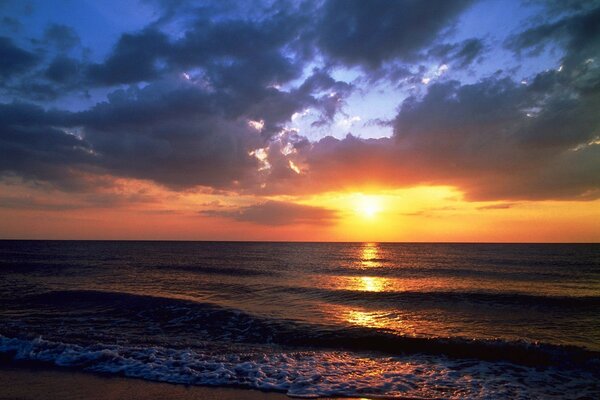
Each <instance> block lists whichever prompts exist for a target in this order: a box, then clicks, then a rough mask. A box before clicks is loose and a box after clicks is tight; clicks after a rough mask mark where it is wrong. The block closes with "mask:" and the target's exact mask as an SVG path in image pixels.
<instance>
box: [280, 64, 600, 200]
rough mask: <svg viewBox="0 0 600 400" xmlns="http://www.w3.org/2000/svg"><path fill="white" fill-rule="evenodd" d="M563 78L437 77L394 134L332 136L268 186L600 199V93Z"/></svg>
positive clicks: (403, 110) (412, 100)
mask: <svg viewBox="0 0 600 400" xmlns="http://www.w3.org/2000/svg"><path fill="white" fill-rule="evenodd" d="M555 73H557V74H558V72H555ZM542 74H547V72H544V73H542ZM538 78H539V79H542V78H544V77H541V76H539V75H538V76H537V77H535V78H534V79H533V81H534V82H535V80H536V79H538ZM561 79H562V78H561ZM561 79H558V78H556V79H554V80H552V82H553V84H552V85H545V86H544V89H543V90H541V89H540V87H539V86H538V85H535V84H532V85H530V86H528V85H523V84H521V83H519V82H515V81H513V80H512V79H511V78H508V77H502V76H494V77H491V78H488V79H484V80H482V81H480V82H477V83H474V84H461V83H459V82H458V81H448V82H443V83H436V84H432V85H431V86H430V87H429V88H428V91H427V92H426V94H425V95H424V96H422V97H417V96H414V97H409V98H407V99H406V100H405V101H404V102H403V103H402V106H401V107H400V109H399V112H398V115H397V116H396V118H395V120H394V122H393V125H394V137H393V138H382V139H369V140H364V139H360V138H357V137H354V136H352V135H348V136H347V137H346V138H344V139H341V140H339V139H335V138H331V137H329V138H324V139H322V140H320V141H319V142H317V143H314V144H312V145H311V146H309V147H306V148H304V149H303V150H302V151H300V152H299V153H298V154H296V157H298V158H299V160H298V161H297V164H300V163H303V164H304V165H305V173H304V174H301V175H297V176H294V175H288V176H287V177H286V178H285V179H282V181H280V182H269V183H268V186H270V187H271V188H272V191H273V192H274V193H276V192H278V191H281V192H286V191H296V192H311V191H327V190H348V189H354V190H356V188H361V187H362V188H368V187H399V186H412V185H418V184H435V185H444V184H445V185H454V186H456V187H459V188H461V189H462V190H463V191H464V192H465V194H466V196H467V197H468V198H469V199H471V200H498V199H505V200H517V199H519V200H524V199H527V200H533V199H567V198H570V199H594V198H598V197H600V190H599V188H600V162H598V160H600V158H597V157H598V155H600V139H599V137H598V132H599V129H600V116H599V115H598V113H597V111H596V110H597V109H598V108H599V107H600V98H599V97H598V94H597V93H596V92H588V89H589V88H586V87H577V86H574V85H573V84H572V83H573V82H572V80H571V79H567V80H565V81H562V80H561ZM295 162H296V161H295ZM286 181H287V182H286Z"/></svg>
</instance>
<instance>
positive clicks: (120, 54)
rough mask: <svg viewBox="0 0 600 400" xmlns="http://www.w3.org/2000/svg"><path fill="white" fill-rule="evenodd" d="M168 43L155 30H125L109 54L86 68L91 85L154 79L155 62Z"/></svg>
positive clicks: (155, 74) (156, 68)
mask: <svg viewBox="0 0 600 400" xmlns="http://www.w3.org/2000/svg"><path fill="white" fill-rule="evenodd" d="M168 46H169V39H168V37H167V36H166V35H165V34H164V33H162V32H159V31H157V30H154V29H146V30H144V31H142V32H139V33H135V34H131V33H126V34H124V35H122V36H121V38H120V39H119V41H118V42H117V44H116V46H115V48H114V50H113V52H112V54H111V55H110V56H109V57H108V58H107V59H106V60H105V62H104V63H102V64H94V65H91V66H90V67H89V72H88V75H89V78H90V79H91V81H92V82H93V83H94V84H100V85H115V84H120V83H132V82H140V81H148V80H152V79H154V78H157V77H158V75H159V68H158V65H157V62H158V60H159V58H160V57H161V56H162V55H163V54H164V53H165V52H166V49H168Z"/></svg>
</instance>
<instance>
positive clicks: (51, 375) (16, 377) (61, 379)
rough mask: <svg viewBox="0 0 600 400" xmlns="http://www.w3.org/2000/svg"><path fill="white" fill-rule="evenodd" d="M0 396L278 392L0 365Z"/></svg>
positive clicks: (207, 397) (246, 395) (189, 397)
mask: <svg viewBox="0 0 600 400" xmlns="http://www.w3.org/2000/svg"><path fill="white" fill-rule="evenodd" d="M0 399H2V400H8V399H11V400H17V399H19V400H34V399H35V400H38V399H48V400H53V399H56V400H58V399H61V400H75V399H77V400H79V399H81V400H84V399H85V400H101V399H102V400H113V399H114V400H117V399H119V400H120V399H133V400H135V399H144V400H163V399H174V400H193V399H194V400H200V399H202V400H213V399H214V400H216V399H224V400H234V399H250V400H277V399H280V400H281V399H290V397H288V396H286V395H284V394H281V393H271V392H270V393H266V392H260V391H257V390H245V389H230V388H212V387H201V386H184V385H172V384H169V383H160V382H149V381H144V380H140V379H130V378H122V377H110V376H103V375H96V374H93V373H84V372H77V371H71V370H60V369H44V368H27V367H13V366H6V365H2V366H0Z"/></svg>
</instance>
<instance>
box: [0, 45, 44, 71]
mask: <svg viewBox="0 0 600 400" xmlns="http://www.w3.org/2000/svg"><path fill="white" fill-rule="evenodd" d="M37 61H38V57H37V56H36V55H34V54H33V53H30V52H28V51H26V50H23V49H21V48H19V47H17V46H15V44H14V43H13V41H12V40H11V39H10V38H7V37H0V76H2V77H3V78H7V77H10V76H11V75H16V74H19V73H23V72H25V71H27V70H28V69H30V68H31V67H33V66H34V65H35V64H36V63H37Z"/></svg>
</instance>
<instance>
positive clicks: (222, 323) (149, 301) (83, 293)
mask: <svg viewBox="0 0 600 400" xmlns="http://www.w3.org/2000/svg"><path fill="white" fill-rule="evenodd" d="M20 302H22V303H23V304H26V303H27V302H34V303H37V304H40V303H43V304H44V305H45V306H47V307H55V308H61V307H65V308H66V309H68V310H69V312H73V309H75V308H80V309H82V310H85V311H86V315H90V314H92V315H94V317H95V318H101V317H102V315H103V314H102V313H105V314H106V320H108V321H110V320H113V319H119V318H120V319H122V320H127V321H128V323H130V324H134V325H135V324H138V326H140V327H142V328H141V329H142V335H141V337H146V336H147V327H148V326H152V327H153V329H155V330H158V331H160V332H161V333H162V334H163V335H166V336H167V337H168V335H169V334H170V333H176V334H179V333H180V332H182V331H184V332H187V333H188V336H189V333H190V332H193V337H194V338H195V339H197V340H202V341H208V342H227V343H252V344H257V345H273V344H274V345H279V346H286V347H293V348H307V349H333V350H346V351H374V352H380V353H384V354H388V355H400V354H416V353H423V354H434V355H445V356H449V357H453V358H473V359H478V360H488V361H499V360H504V361H510V362H514V363H518V364H521V365H555V364H560V365H573V366H577V367H585V368H597V364H598V360H600V353H599V352H595V351H592V350H587V349H584V348H580V347H576V346H563V345H553V344H547V343H530V342H526V341H506V340H500V339H497V340H483V339H466V338H460V337H413V336H401V335H398V334H397V333H394V332H392V331H389V330H385V329H375V328H367V327H352V326H336V325H320V324H309V323H302V322H297V321H290V320H285V319H277V318H268V317H263V316H256V315H252V314H249V313H246V312H243V311H240V310H237V309H231V308H227V307H223V306H219V305H215V304H210V303H200V302H195V301H191V300H186V299H175V298H168V297H154V296H148V295H140V294H132V293H120V292H103V291H90V290H79V291H55V292H48V293H45V294H43V295H36V296H29V297H27V298H22V299H21V300H20ZM95 308H96V309H98V310H99V311H98V312H97V313H94V310H95ZM63 318H64V316H63V315H62V314H59V315H58V317H57V320H58V322H57V323H59V324H63ZM51 323H52V319H51V316H50V315H48V316H47V317H46V318H44V326H42V327H41V328H46V327H48V326H50V324H51ZM41 332H45V331H44V330H43V329H42V331H41ZM86 332H87V331H86ZM121 333H122V332H121Z"/></svg>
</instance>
